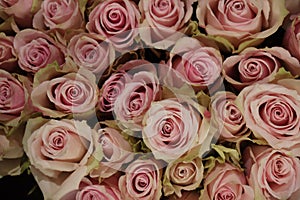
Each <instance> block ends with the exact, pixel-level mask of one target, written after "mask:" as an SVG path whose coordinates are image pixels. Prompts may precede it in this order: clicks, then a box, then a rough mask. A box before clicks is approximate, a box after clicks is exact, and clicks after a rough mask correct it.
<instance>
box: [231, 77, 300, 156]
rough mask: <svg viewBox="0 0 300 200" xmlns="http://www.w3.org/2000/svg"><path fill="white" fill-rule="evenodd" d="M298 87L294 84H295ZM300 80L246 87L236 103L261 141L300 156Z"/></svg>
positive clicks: (286, 80)
mask: <svg viewBox="0 0 300 200" xmlns="http://www.w3.org/2000/svg"><path fill="white" fill-rule="evenodd" d="M293 84H294V85H293ZM297 84H298V81H297V80H293V79H284V80H281V81H278V82H277V84H254V85H251V86H248V87H246V88H244V89H243V90H242V91H241V92H240V94H239V95H238V97H237V100H236V103H237V105H238V106H239V108H240V110H241V111H242V113H243V115H244V119H245V121H246V125H247V127H249V128H250V129H251V130H252V131H253V133H254V135H255V136H256V137H257V138H258V139H264V140H266V141H267V143H268V144H269V145H270V146H272V147H273V148H276V149H289V150H291V151H293V152H295V154H296V153H297V155H299V150H298V149H299V145H300V135H299V131H300V124H299V118H300V95H299V93H297V92H298V91H297V88H295V87H297Z"/></svg>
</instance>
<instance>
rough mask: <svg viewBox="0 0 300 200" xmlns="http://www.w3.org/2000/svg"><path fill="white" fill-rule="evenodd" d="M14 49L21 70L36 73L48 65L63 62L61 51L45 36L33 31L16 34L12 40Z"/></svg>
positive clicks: (25, 30) (52, 40)
mask: <svg viewBox="0 0 300 200" xmlns="http://www.w3.org/2000/svg"><path fill="white" fill-rule="evenodd" d="M14 48H15V50H16V52H17V55H18V63H19V66H20V68H21V69H23V70H25V71H27V72H32V73H36V72H37V71H38V70H40V69H41V68H44V67H46V66H47V65H48V64H51V63H53V62H57V64H59V65H62V64H63V63H64V62H65V59H64V56H65V55H64V53H63V49H61V48H60V47H59V44H58V43H56V42H55V41H54V39H52V38H51V37H50V36H48V35H47V34H45V33H43V32H41V31H37V30H34V29H24V30H22V31H20V32H18V33H17V34H16V36H15V40H14Z"/></svg>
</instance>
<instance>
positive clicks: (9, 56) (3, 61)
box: [0, 33, 18, 72]
mask: <svg viewBox="0 0 300 200" xmlns="http://www.w3.org/2000/svg"><path fill="white" fill-rule="evenodd" d="M13 41H14V37H12V36H6V35H5V34H4V33H1V34H0V50H1V51H0V69H4V70H6V71H8V72H14V71H15V70H16V69H17V66H18V62H17V56H16V52H15V49H14V46H13Z"/></svg>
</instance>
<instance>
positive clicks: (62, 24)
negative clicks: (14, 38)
mask: <svg viewBox="0 0 300 200" xmlns="http://www.w3.org/2000/svg"><path fill="white" fill-rule="evenodd" d="M83 23H84V22H83V16H82V14H81V12H80V10H79V2H78V0H45V1H43V2H42V4H41V8H40V10H39V11H38V12H37V13H36V14H35V15H34V18H33V27H34V28H35V29H38V30H49V29H62V30H67V29H77V28H80V27H82V25H83Z"/></svg>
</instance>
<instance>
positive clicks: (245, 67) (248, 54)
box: [223, 47, 300, 90]
mask: <svg viewBox="0 0 300 200" xmlns="http://www.w3.org/2000/svg"><path fill="white" fill-rule="evenodd" d="M223 66H224V68H223V74H224V76H225V79H226V80H227V81H228V82H229V83H230V84H231V85H232V86H233V87H235V88H236V89H238V90H241V89H243V88H244V87H246V86H248V85H252V84H253V83H267V82H271V81H273V80H274V79H275V75H276V74H277V72H278V70H279V68H280V67H282V66H284V67H285V68H286V69H287V70H289V71H290V72H291V73H292V74H293V75H297V74H300V63H299V61H298V60H297V59H295V58H293V57H292V56H291V55H290V53H289V52H288V51H287V50H285V49H283V48H281V47H272V48H265V49H256V48H253V47H249V48H247V49H245V50H243V51H242V52H241V53H240V54H239V55H233V56H229V57H228V58H227V59H226V60H225V61H224V63H223Z"/></svg>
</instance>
